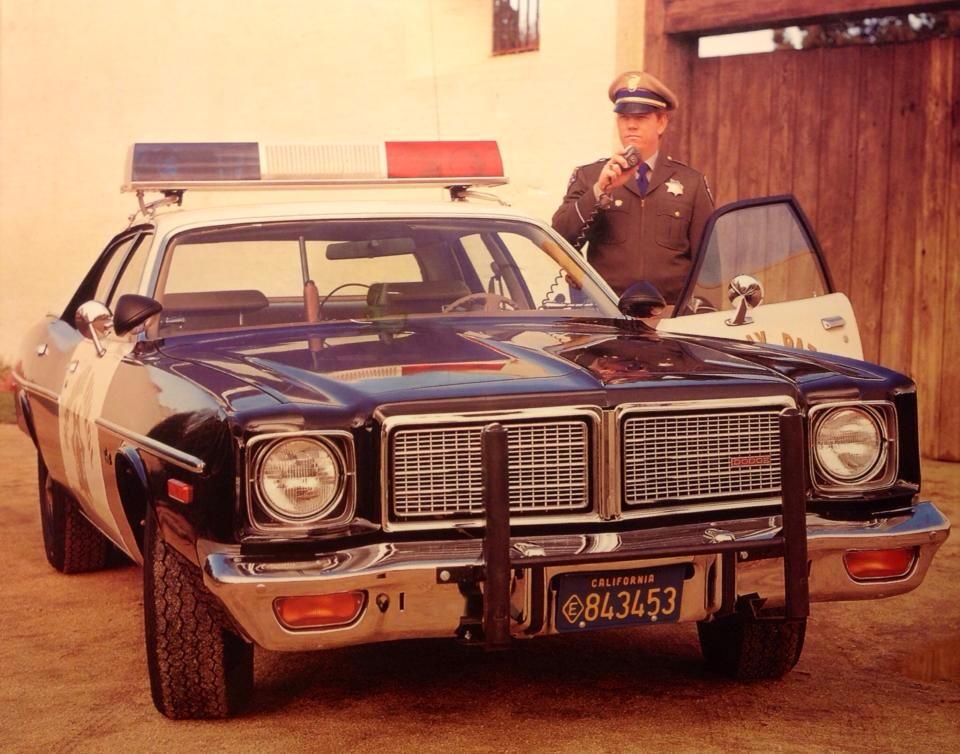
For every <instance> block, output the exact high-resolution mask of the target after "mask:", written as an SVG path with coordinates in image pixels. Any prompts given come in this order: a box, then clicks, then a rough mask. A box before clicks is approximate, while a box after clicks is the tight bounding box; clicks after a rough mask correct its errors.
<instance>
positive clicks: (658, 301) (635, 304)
mask: <svg viewBox="0 0 960 754" xmlns="http://www.w3.org/2000/svg"><path fill="white" fill-rule="evenodd" d="M666 306H667V302H666V301H664V300H663V295H662V294H661V293H660V291H658V290H657V287H656V286H655V285H654V284H653V283H650V282H648V281H646V280H641V281H640V282H639V283H634V284H633V285H631V286H630V287H629V288H627V290H625V291H624V292H623V295H622V296H621V297H620V302H619V303H618V304H617V308H619V309H620V311H621V312H623V313H624V314H626V315H627V316H628V317H656V316H657V315H658V314H660V313H661V312H663V310H664V309H665V308H666Z"/></svg>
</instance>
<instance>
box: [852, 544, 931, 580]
mask: <svg viewBox="0 0 960 754" xmlns="http://www.w3.org/2000/svg"><path fill="white" fill-rule="evenodd" d="M916 556H917V552H916V549H915V548H913V547H905V548H900V549H896V550H850V551H849V552H847V553H846V554H844V556H843V564H844V565H845V566H846V568H847V573H849V574H850V576H851V577H852V578H854V579H856V580H857V581H873V580H877V579H896V578H899V577H901V576H906V575H907V574H908V573H909V572H910V569H911V568H913V562H914V560H916Z"/></svg>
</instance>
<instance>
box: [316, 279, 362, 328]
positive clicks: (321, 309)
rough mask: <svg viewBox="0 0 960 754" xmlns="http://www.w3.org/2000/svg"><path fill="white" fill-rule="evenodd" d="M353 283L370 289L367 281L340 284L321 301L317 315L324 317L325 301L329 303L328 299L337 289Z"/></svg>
mask: <svg viewBox="0 0 960 754" xmlns="http://www.w3.org/2000/svg"><path fill="white" fill-rule="evenodd" d="M352 285H353V286H357V287H359V288H366V289H367V290H368V291H369V290H370V286H369V285H367V284H366V283H343V285H338V286H337V287H336V288H334V289H333V290H332V291H330V293H328V294H327V295H326V296H324V297H323V300H322V301H321V302H320V306H318V307H317V317H318V318H320V319H322V318H323V305H324V304H325V303H327V300H328V299H329V298H330V297H331V296H332V295H333V294H334V293H336V292H337V291H339V290H341V289H343V288H349V287H350V286H352Z"/></svg>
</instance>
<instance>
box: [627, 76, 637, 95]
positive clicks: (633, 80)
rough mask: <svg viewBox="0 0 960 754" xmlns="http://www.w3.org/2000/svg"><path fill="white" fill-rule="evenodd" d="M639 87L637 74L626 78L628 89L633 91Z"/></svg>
mask: <svg viewBox="0 0 960 754" xmlns="http://www.w3.org/2000/svg"><path fill="white" fill-rule="evenodd" d="M639 88H640V77H639V76H631V77H630V78H628V79H627V89H629V90H630V91H631V92H635V91H637V89H639Z"/></svg>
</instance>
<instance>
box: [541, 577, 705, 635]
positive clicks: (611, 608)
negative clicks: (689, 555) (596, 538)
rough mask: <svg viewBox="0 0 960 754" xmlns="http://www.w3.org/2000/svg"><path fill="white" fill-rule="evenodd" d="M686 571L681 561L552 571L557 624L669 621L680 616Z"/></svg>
mask: <svg viewBox="0 0 960 754" xmlns="http://www.w3.org/2000/svg"><path fill="white" fill-rule="evenodd" d="M686 573H687V565H686V564H685V563H679V564H677V565H669V566H657V567H656V568H643V569H639V570H633V571H599V572H591V573H567V574H563V575H560V576H557V578H556V579H555V581H554V586H555V588H556V590H557V607H556V615H555V625H556V627H557V630H558V631H592V630H594V629H597V628H615V627H618V626H634V625H637V624H640V623H674V622H676V620H677V619H678V618H679V617H680V599H681V597H682V595H683V579H684V576H685V575H686Z"/></svg>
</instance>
